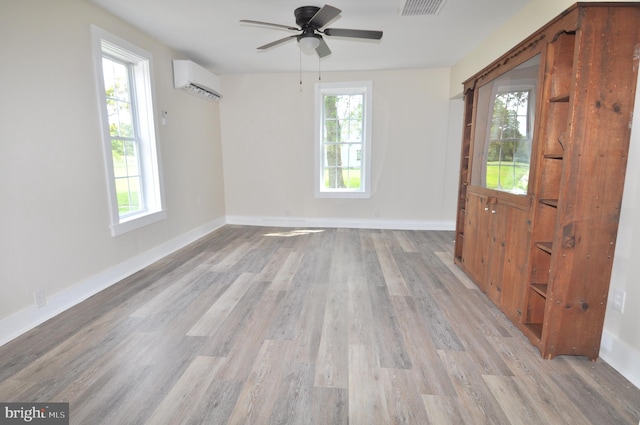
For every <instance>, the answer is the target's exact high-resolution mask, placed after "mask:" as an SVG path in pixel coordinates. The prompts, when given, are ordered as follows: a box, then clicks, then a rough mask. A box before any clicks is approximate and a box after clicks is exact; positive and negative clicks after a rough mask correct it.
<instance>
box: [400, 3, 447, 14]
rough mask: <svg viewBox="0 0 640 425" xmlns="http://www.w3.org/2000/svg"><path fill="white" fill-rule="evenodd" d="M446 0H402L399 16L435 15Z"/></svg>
mask: <svg viewBox="0 0 640 425" xmlns="http://www.w3.org/2000/svg"><path fill="white" fill-rule="evenodd" d="M446 1H447V0H402V4H401V5H400V16H422V15H437V14H439V13H440V11H441V10H442V6H444V4H445V3H446Z"/></svg>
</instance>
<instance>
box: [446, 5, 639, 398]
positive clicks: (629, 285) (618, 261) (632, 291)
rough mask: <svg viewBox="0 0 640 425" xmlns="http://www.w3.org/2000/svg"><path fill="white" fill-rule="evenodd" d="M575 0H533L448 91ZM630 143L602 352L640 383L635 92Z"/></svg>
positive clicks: (454, 77) (457, 71)
mask: <svg viewBox="0 0 640 425" xmlns="http://www.w3.org/2000/svg"><path fill="white" fill-rule="evenodd" d="M573 3H575V2H574V1H573V0H534V1H532V2H531V3H530V4H529V5H528V6H527V7H526V8H524V9H523V10H522V11H521V12H520V13H519V14H517V15H516V16H514V17H513V18H512V19H510V20H509V21H508V22H507V23H506V24H505V25H504V26H502V27H501V28H498V29H497V30H496V31H495V32H494V33H493V34H491V36H489V37H488V38H487V39H485V40H484V41H483V42H482V43H481V44H480V45H479V47H478V48H476V49H475V50H474V51H473V52H471V53H470V54H469V55H467V56H466V57H465V58H464V59H462V60H461V61H460V62H459V63H458V64H456V65H455V66H454V67H453V68H452V70H451V86H450V88H449V93H450V95H451V96H455V95H459V94H460V93H461V91H462V82H463V81H464V80H466V79H467V78H469V77H471V76H472V75H474V74H475V73H476V72H478V71H480V70H481V69H482V68H484V67H485V66H486V65H488V64H489V63H491V62H492V61H493V60H495V59H496V58H498V57H499V56H501V55H502V54H504V53H505V52H506V51H507V50H509V49H510V48H511V47H513V46H514V45H516V44H517V43H519V42H520V41H522V40H523V39H525V38H526V37H528V36H529V35H531V34H532V33H533V32H534V31H535V30H537V29H538V28H540V27H542V26H543V25H544V24H546V23H547V22H548V21H549V20H551V19H553V18H554V17H555V16H557V15H558V14H559V13H561V12H562V11H563V10H565V9H566V8H568V7H569V6H571V5H572V4H573ZM635 104H636V106H635V113H634V118H633V124H634V125H633V129H632V136H631V148H630V152H629V157H628V164H629V166H628V167H627V176H626V182H625V191H624V196H623V201H622V209H621V217H620V226H619V231H618V242H617V245H616V253H615V257H614V263H613V274H612V277H611V285H610V291H609V299H608V304H607V313H606V317H605V323H604V332H603V338H602V346H601V349H600V356H601V357H602V358H603V359H604V360H606V361H607V362H608V363H609V364H610V365H612V366H613V367H614V368H616V369H617V370H618V371H620V372H621V373H622V374H623V375H625V376H626V377H627V378H628V379H629V380H630V381H632V382H633V383H634V384H635V385H636V386H638V387H640V327H639V326H638V324H639V323H640V308H638V307H639V306H640V281H639V280H638V279H637V278H636V276H639V275H640V261H638V260H640V257H639V254H638V253H640V200H638V195H639V191H640V170H639V169H638V167H637V166H636V165H635V164H638V163H640V97H637V98H636V103H635ZM615 288H620V289H622V290H624V291H625V292H626V303H625V309H624V314H623V313H620V312H618V311H615V310H613V309H612V308H611V300H612V299H613V291H614V289H615Z"/></svg>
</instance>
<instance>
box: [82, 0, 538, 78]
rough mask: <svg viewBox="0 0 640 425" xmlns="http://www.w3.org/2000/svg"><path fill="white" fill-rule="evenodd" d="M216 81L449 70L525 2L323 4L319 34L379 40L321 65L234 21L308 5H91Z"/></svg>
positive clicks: (282, 17)
mask: <svg viewBox="0 0 640 425" xmlns="http://www.w3.org/2000/svg"><path fill="white" fill-rule="evenodd" d="M90 1H91V2H93V3H95V4H97V5H99V6H101V7H103V8H104V9H106V10H108V11H110V12H111V13H113V14H114V15H116V16H119V17H121V18H122V19H124V20H125V21H128V22H129V23H131V24H133V25H134V26H136V27H138V28H140V29H142V30H143V31H145V32H146V33H148V34H150V35H152V36H153V37H155V38H156V39H158V40H160V41H161V42H163V43H164V44H166V45H168V46H170V47H172V48H174V49H175V50H178V51H180V52H182V53H184V54H185V55H186V56H187V57H188V58H190V59H192V60H194V61H196V62H198V63H200V64H201V65H203V66H205V67H206V68H209V69H210V70H212V71H214V72H216V73H218V74H228V73H263V72H298V71H299V70H300V67H302V70H303V71H315V70H317V69H318V67H319V66H320V68H321V69H322V70H323V71H349V70H385V69H414V68H434V67H450V66H452V65H455V64H456V63H457V62H458V61H459V60H460V59H461V58H463V57H464V56H465V55H466V54H467V53H469V52H470V51H471V50H472V49H473V48H474V47H475V46H476V45H477V44H478V43H480V41H482V39H483V38H485V37H486V36H488V35H489V34H490V33H491V32H492V31H493V30H494V29H495V28H497V27H499V26H500V25H502V24H503V23H504V22H506V21H507V20H508V18H509V17H511V16H513V15H514V14H515V13H517V12H518V11H520V10H521V9H522V8H524V6H526V5H527V4H528V3H530V2H531V1H532V0H445V3H444V7H443V8H442V9H441V11H440V13H439V14H438V15H435V16H400V8H401V5H402V0H348V1H347V0H329V4H330V5H332V6H334V7H337V8H339V9H341V10H342V13H341V15H340V16H338V17H337V18H336V19H334V20H333V21H332V22H330V23H329V24H328V25H327V26H326V27H329V28H331V27H333V28H352V29H365V30H381V31H383V32H384V35H383V37H382V40H379V41H372V40H361V39H347V38H341V37H328V36H325V40H326V41H327V44H328V45H329V47H330V49H331V51H332V54H331V55H329V56H327V57H325V58H323V59H322V61H321V62H320V64H319V63H318V58H317V56H316V55H315V54H313V55H310V54H306V53H302V54H301V53H300V50H299V48H298V46H297V43H296V42H295V41H294V40H292V41H288V42H286V43H284V44H281V45H279V46H276V47H273V48H271V49H268V50H262V51H259V50H256V47H258V46H261V45H264V44H267V43H269V42H272V41H275V40H278V39H280V38H284V37H286V36H287V35H293V34H297V33H296V32H293V31H287V30H285V29H279V28H275V27H262V26H257V25H250V24H244V23H240V22H239V21H240V19H250V20H256V21H264V22H271V23H276V24H282V25H291V26H296V25H295V18H294V15H293V11H294V9H296V8H297V7H300V6H318V7H321V6H323V5H324V4H325V3H319V2H317V1H314V0H179V1H178V0H90Z"/></svg>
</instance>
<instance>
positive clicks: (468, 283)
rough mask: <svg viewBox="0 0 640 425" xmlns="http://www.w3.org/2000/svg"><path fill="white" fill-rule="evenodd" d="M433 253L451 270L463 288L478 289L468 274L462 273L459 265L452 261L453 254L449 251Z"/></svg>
mask: <svg viewBox="0 0 640 425" xmlns="http://www.w3.org/2000/svg"><path fill="white" fill-rule="evenodd" d="M434 254H436V256H437V257H438V259H440V261H442V263H443V264H444V265H445V266H447V268H448V269H449V270H451V273H453V274H454V275H455V276H456V278H457V279H458V280H459V281H460V282H461V283H462V284H463V285H464V286H465V288H467V289H471V290H477V289H478V287H477V286H476V284H475V283H473V281H472V280H471V279H469V276H467V275H466V274H464V272H463V271H462V270H461V269H460V267H458V266H456V265H455V263H454V262H453V256H452V255H451V253H449V252H441V251H440V252H434Z"/></svg>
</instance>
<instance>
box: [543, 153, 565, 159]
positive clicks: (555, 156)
mask: <svg viewBox="0 0 640 425" xmlns="http://www.w3.org/2000/svg"><path fill="white" fill-rule="evenodd" d="M544 158H545V159H562V158H564V154H563V153H546V154H544Z"/></svg>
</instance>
